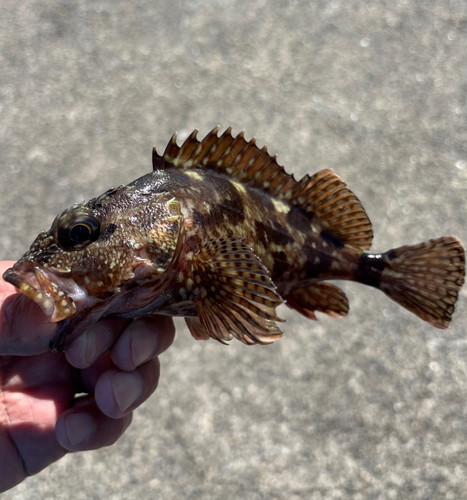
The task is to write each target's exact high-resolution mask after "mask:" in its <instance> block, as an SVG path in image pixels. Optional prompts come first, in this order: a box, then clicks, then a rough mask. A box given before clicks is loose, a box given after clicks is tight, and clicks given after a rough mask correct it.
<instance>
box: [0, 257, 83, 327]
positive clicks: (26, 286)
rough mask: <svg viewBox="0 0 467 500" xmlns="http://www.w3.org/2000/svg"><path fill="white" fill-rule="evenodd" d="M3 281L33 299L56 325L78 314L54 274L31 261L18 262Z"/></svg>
mask: <svg viewBox="0 0 467 500" xmlns="http://www.w3.org/2000/svg"><path fill="white" fill-rule="evenodd" d="M3 279H4V280H5V281H7V282H8V283H10V284H12V285H13V286H15V287H16V288H18V289H19V290H20V291H21V292H23V293H24V295H26V296H27V297H29V298H30V299H32V300H33V301H34V302H35V303H36V304H37V305H38V306H39V307H40V308H41V309H42V311H43V312H44V314H45V316H46V317H47V320H48V321H50V322H51V323H56V322H58V321H61V320H63V319H65V318H68V317H69V316H72V315H73V314H74V313H75V312H76V305H75V303H74V301H73V299H72V298H71V297H70V296H69V295H68V294H67V293H66V292H65V291H64V290H63V289H62V288H60V287H59V286H58V284H57V283H56V282H55V281H54V280H53V279H52V273H51V272H50V271H47V270H46V269H44V268H42V267H41V266H39V265H37V264H35V263H34V262H31V261H18V262H17V263H16V264H14V266H13V267H12V268H10V269H7V270H6V271H5V272H4V274H3Z"/></svg>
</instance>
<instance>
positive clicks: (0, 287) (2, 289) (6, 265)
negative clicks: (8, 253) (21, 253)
mask: <svg viewBox="0 0 467 500" xmlns="http://www.w3.org/2000/svg"><path fill="white" fill-rule="evenodd" d="M13 264H15V261H14V260H4V261H1V262H0V293H9V294H12V293H15V292H16V293H17V292H18V290H17V289H16V288H15V287H14V286H13V285H10V283H7V282H6V281H5V280H4V279H3V278H2V276H3V273H4V272H5V271H6V270H7V269H10V267H13Z"/></svg>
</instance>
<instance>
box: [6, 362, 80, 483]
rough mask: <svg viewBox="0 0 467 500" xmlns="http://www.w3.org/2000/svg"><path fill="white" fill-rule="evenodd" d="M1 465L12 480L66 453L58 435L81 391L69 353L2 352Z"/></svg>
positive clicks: (36, 469) (32, 472)
mask: <svg viewBox="0 0 467 500" xmlns="http://www.w3.org/2000/svg"><path fill="white" fill-rule="evenodd" d="M0 373H1V376H2V380H1V388H2V392H1V396H0V397H1V398H2V407H3V408H2V413H1V419H0V449H1V450H2V453H1V455H0V470H1V471H2V475H3V474H5V477H8V478H10V480H11V482H12V484H14V483H17V482H19V481H20V480H21V479H22V477H24V476H25V475H30V474H35V473H36V472H38V471H40V470H41V469H43V468H44V467H46V466H47V465H49V464H50V463H52V462H54V461H55V460H58V459H59V458H60V457H61V456H62V455H64V454H65V451H66V450H65V449H64V448H62V447H61V446H60V444H59V443H58V441H57V438H56V436H55V425H56V422H57V419H58V417H59V416H60V414H62V413H63V412H64V411H65V410H66V409H67V408H69V406H70V403H71V401H72V400H73V397H74V394H75V387H74V377H75V370H74V369H73V368H72V367H71V366H70V364H69V363H68V362H67V361H66V358H65V356H54V355H53V354H51V353H45V354H41V355H38V356H25V357H17V356H3V357H0Z"/></svg>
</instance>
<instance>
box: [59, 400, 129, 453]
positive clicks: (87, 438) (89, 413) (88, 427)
mask: <svg viewBox="0 0 467 500" xmlns="http://www.w3.org/2000/svg"><path fill="white" fill-rule="evenodd" d="M131 419H132V414H131V413H128V414H127V415H125V416H124V417H122V418H110V417H108V416H106V415H104V414H103V413H102V412H101V411H100V410H99V408H98V406H97V405H96V402H95V400H94V398H93V397H92V396H86V397H84V398H80V399H77V400H76V402H75V404H74V406H73V408H71V409H70V410H67V411H65V412H63V413H62V414H61V415H60V417H59V418H58V420H57V424H56V426H55V433H56V436H57V440H58V442H59V443H60V444H61V445H62V446H63V447H64V448H66V449H67V450H70V451H84V450H96V449H97V448H102V447H103V446H109V445H111V444H113V443H115V441H117V439H119V438H120V437H121V436H122V434H123V433H124V432H125V430H126V429H127V428H128V426H129V425H130V423H131Z"/></svg>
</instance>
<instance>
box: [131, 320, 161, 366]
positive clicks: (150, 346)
mask: <svg viewBox="0 0 467 500" xmlns="http://www.w3.org/2000/svg"><path fill="white" fill-rule="evenodd" d="M130 328H132V329H134V333H132V334H131V352H132V359H133V363H134V365H135V366H139V365H142V364H143V363H144V362H145V361H147V360H148V359H149V358H151V357H152V356H153V355H154V352H155V351H156V348H157V334H156V333H155V332H154V330H151V329H150V328H148V327H147V326H146V325H144V324H137V323H135V324H134V326H133V325H132V326H131V327H130Z"/></svg>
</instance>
